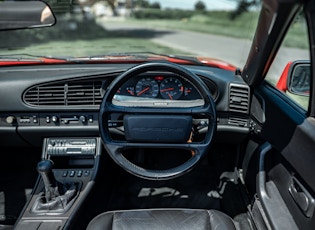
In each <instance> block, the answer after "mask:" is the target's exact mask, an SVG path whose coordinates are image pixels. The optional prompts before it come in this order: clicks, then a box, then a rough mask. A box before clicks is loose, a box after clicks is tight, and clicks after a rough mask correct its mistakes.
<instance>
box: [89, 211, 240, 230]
mask: <svg viewBox="0 0 315 230" xmlns="http://www.w3.org/2000/svg"><path fill="white" fill-rule="evenodd" d="M87 229H88V230H94V229H102V230H104V229H115V230H118V229H128V230H141V229H146V230H157V229H161V230H169V229H180V230H186V229H187V230H205V229H207V230H211V229H215V230H221V229H222V230H223V229H225V230H230V229H236V227H235V225H234V222H233V220H232V219H231V218H230V217H229V216H227V215H225V214H224V213H221V212H219V211H216V210H199V209H197V210H196V209H144V210H127V211H110V212H105V213H102V214H100V215H98V216H96V217H95V218H94V219H93V220H92V221H91V222H90V223H89V225H88V227H87Z"/></svg>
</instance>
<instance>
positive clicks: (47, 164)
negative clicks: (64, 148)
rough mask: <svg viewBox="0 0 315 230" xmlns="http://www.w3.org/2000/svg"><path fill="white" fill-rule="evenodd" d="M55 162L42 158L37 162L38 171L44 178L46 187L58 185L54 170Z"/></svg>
mask: <svg viewBox="0 0 315 230" xmlns="http://www.w3.org/2000/svg"><path fill="white" fill-rule="evenodd" d="M52 168H53V162H52V161H50V160H42V161H40V162H39V163H38V164H37V171H38V173H39V174H40V175H41V177H42V178H43V181H44V184H45V188H46V189H47V188H51V187H55V186H56V179H55V176H54V174H53V172H52Z"/></svg>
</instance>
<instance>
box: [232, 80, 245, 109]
mask: <svg viewBox="0 0 315 230" xmlns="http://www.w3.org/2000/svg"><path fill="white" fill-rule="evenodd" d="M229 108H230V111H232V112H239V113H248V112H249V87H248V86H246V85H238V84H231V85H230V103H229Z"/></svg>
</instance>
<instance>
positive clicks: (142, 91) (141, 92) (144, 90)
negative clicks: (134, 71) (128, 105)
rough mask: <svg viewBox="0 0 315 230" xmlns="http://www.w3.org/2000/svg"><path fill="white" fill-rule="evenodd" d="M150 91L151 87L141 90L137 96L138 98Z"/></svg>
mask: <svg viewBox="0 0 315 230" xmlns="http://www.w3.org/2000/svg"><path fill="white" fill-rule="evenodd" d="M149 89H150V87H147V88H145V89H143V90H141V91H140V92H139V93H138V94H137V96H140V95H141V94H143V93H145V92H146V91H148V90H149Z"/></svg>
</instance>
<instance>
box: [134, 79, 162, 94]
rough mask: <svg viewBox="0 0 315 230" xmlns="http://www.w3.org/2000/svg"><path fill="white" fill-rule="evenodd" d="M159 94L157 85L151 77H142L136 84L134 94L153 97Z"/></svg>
mask: <svg viewBox="0 0 315 230" xmlns="http://www.w3.org/2000/svg"><path fill="white" fill-rule="evenodd" d="M158 94H159V85H158V83H157V82H156V81H155V80H154V79H152V78H142V79H140V80H139V81H138V83H137V85H136V95H137V96H138V97H148V98H155V97H156V96H157V95H158Z"/></svg>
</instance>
